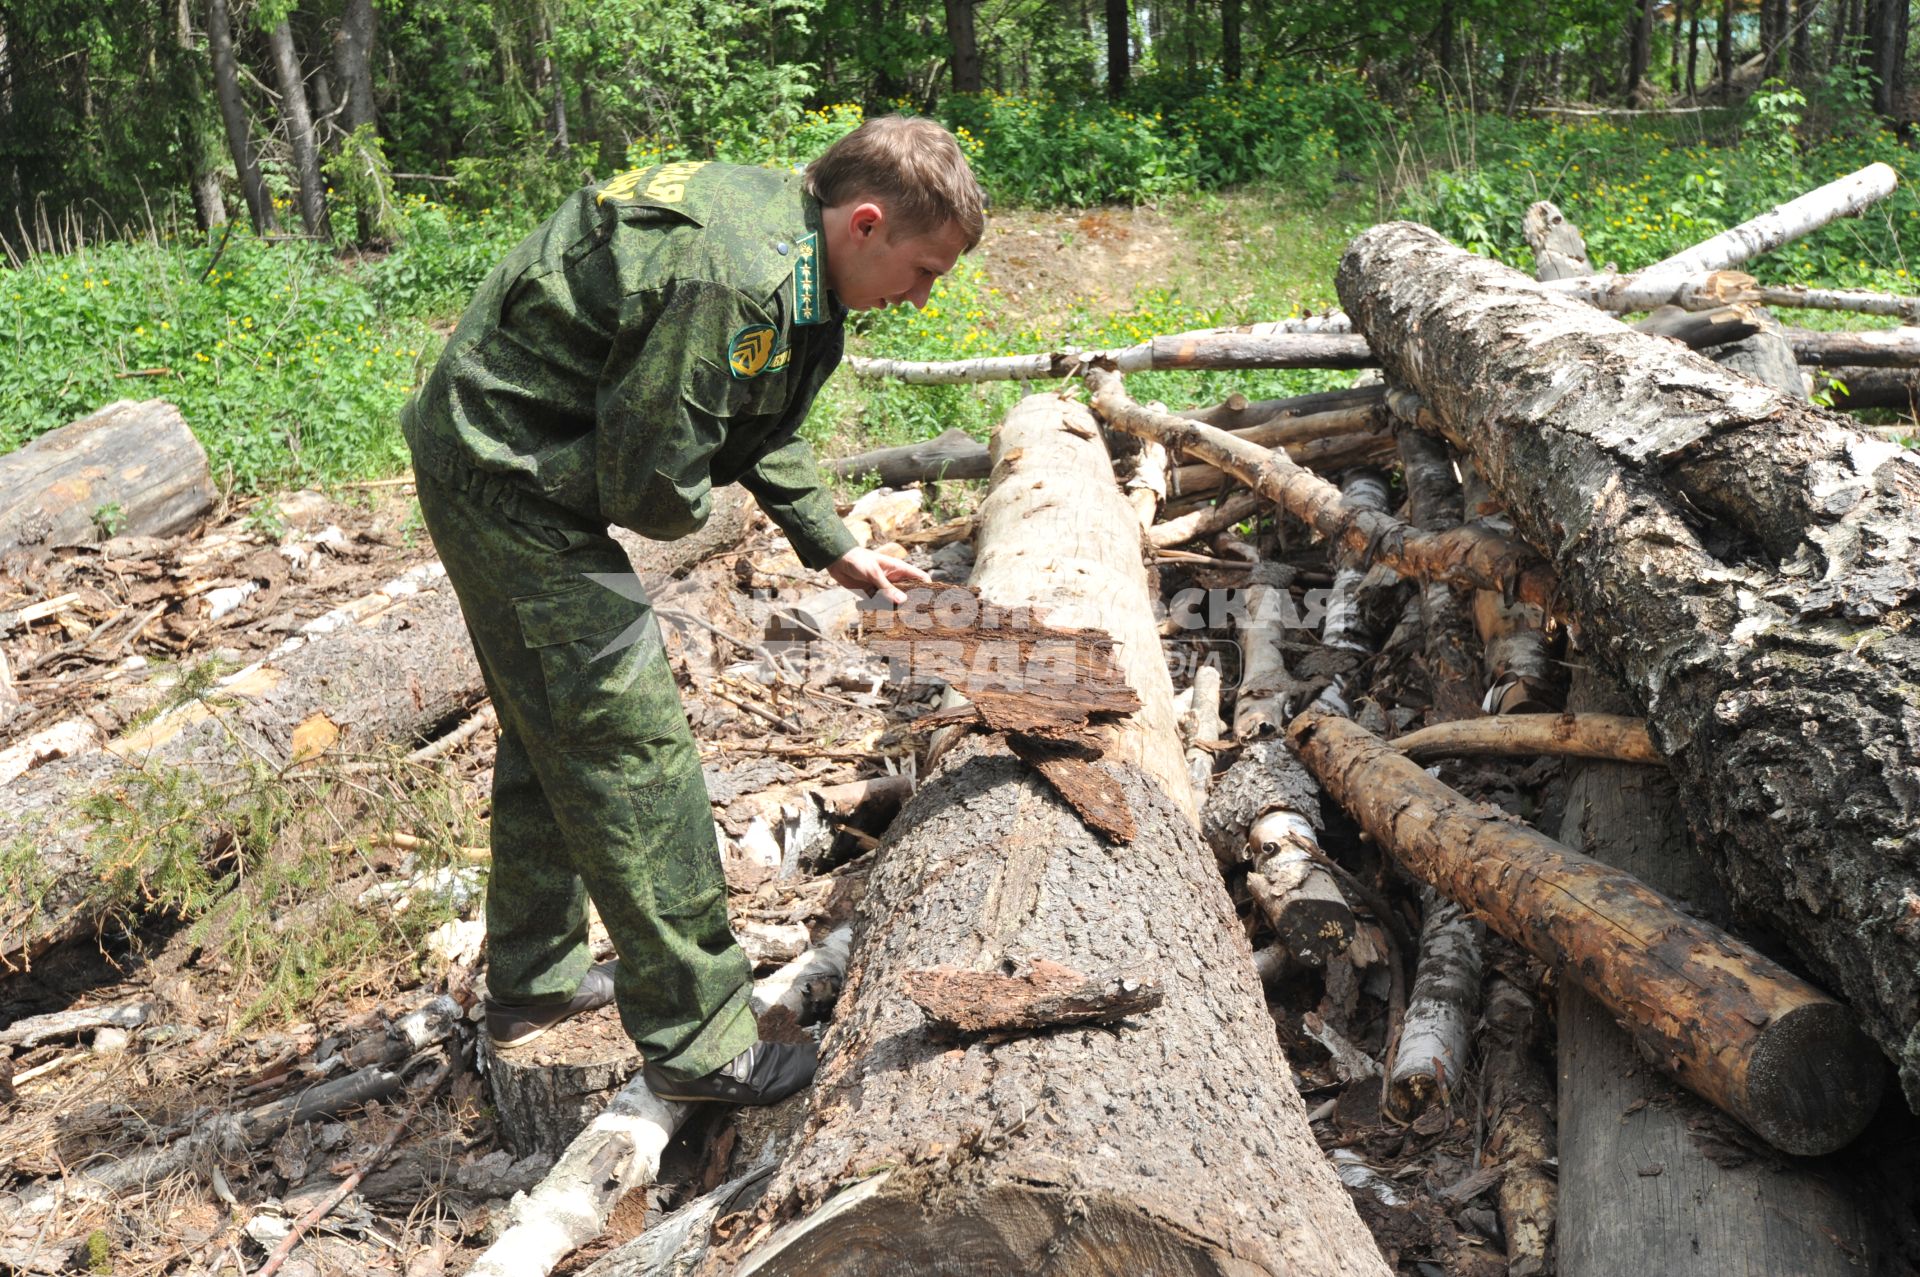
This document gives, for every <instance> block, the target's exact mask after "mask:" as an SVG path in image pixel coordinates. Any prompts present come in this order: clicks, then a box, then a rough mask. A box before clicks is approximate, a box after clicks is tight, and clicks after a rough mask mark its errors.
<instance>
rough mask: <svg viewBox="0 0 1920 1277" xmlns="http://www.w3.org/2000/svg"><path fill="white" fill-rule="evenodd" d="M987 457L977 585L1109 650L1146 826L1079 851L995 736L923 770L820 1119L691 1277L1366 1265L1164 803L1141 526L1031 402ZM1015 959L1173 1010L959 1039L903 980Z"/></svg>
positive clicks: (1204, 883)
mask: <svg viewBox="0 0 1920 1277" xmlns="http://www.w3.org/2000/svg"><path fill="white" fill-rule="evenodd" d="M993 449H994V456H995V467H994V483H993V486H992V488H991V489H990V490H989V493H988V496H987V499H986V503H985V504H984V505H983V506H982V507H981V511H980V538H979V558H978V561H977V563H976V567H975V573H974V582H975V584H976V585H977V586H978V587H979V590H980V592H981V594H982V596H983V597H984V598H985V599H986V600H988V601H989V602H991V603H993V604H994V605H996V606H999V607H1003V608H1007V609H1013V610H1020V609H1029V608H1032V607H1033V606H1034V605H1036V604H1039V605H1043V606H1044V607H1045V608H1046V609H1047V613H1048V620H1049V623H1050V624H1053V625H1059V626H1068V625H1081V626H1086V627H1088V628H1090V629H1094V630H1098V631H1105V632H1108V633H1111V634H1112V635H1113V637H1114V639H1115V640H1116V650H1117V652H1118V653H1119V656H1120V660H1121V662H1122V666H1123V669H1124V672H1125V674H1126V676H1127V679H1128V682H1129V683H1130V684H1131V685H1132V686H1133V687H1134V689H1135V690H1136V691H1137V693H1138V696H1139V700H1140V702H1141V708H1140V710H1139V711H1138V712H1137V713H1136V714H1135V715H1134V716H1133V717H1132V718H1131V719H1128V720H1125V721H1124V722H1123V723H1120V724H1117V725H1116V726H1114V727H1112V728H1110V729H1107V731H1106V734H1105V744H1104V756H1103V757H1102V758H1101V759H1100V760H1099V761H1098V762H1095V763H1091V764H1090V766H1091V767H1092V768H1094V769H1095V770H1097V771H1099V772H1100V773H1101V774H1103V775H1105V776H1107V777H1109V778H1111V780H1112V781H1113V783H1114V784H1115V785H1116V787H1117V789H1118V790H1119V792H1120V794H1121V796H1122V799H1123V801H1124V803H1125V805H1126V809H1127V810H1128V811H1129V812H1130V813H1131V815H1132V819H1133V821H1134V823H1135V824H1136V826H1137V833H1136V836H1135V838H1134V840H1133V842H1132V843H1131V844H1129V845H1128V846H1126V847H1124V848H1116V847H1115V846H1114V845H1113V844H1111V843H1109V842H1108V841H1107V840H1106V839H1104V838H1102V837H1100V836H1098V835H1096V834H1095V833H1094V832H1093V831H1092V830H1090V829H1089V828H1088V827H1087V825H1086V824H1085V823H1083V821H1082V820H1081V819H1080V818H1079V816H1078V815H1077V814H1076V812H1075V811H1074V810H1073V809H1071V808H1069V807H1068V806H1066V805H1065V804H1064V803H1063V802H1061V801H1060V800H1059V799H1058V797H1056V795H1055V794H1054V793H1053V791H1052V790H1051V789H1050V788H1049V787H1048V786H1046V785H1044V784H1042V783H1040V781H1039V779H1038V778H1037V777H1036V775H1035V774H1034V772H1033V770H1032V769H1031V768H1030V767H1029V766H1027V765H1026V764H1025V763H1023V762H1022V761H1021V760H1020V759H1019V758H1017V757H1014V756H1011V755H1010V754H1009V753H1008V752H1007V751H1006V750H1005V749H1004V748H1003V747H1001V746H999V745H997V744H996V743H995V741H994V739H993V738H992V737H989V736H983V735H980V734H978V733H975V734H971V735H968V736H966V737H964V738H962V739H960V740H959V741H957V742H956V743H955V744H953V745H952V746H951V747H949V748H948V749H947V750H946V751H945V752H944V753H943V754H942V755H941V756H940V758H939V760H938V762H937V763H936V764H935V765H934V767H933V770H932V773H931V775H930V776H929V777H928V778H927V779H926V780H925V781H924V782H923V783H922V785H921V787H920V789H919V790H918V792H917V793H916V794H915V795H914V797H913V800H912V801H911V802H910V803H909V804H908V806H907V808H906V810H905V811H904V812H902V814H901V816H900V818H899V819H898V820H896V821H895V822H894V825H893V827H892V830H891V832H890V834H889V836H888V839H887V841H886V842H885V843H884V844H883V845H882V847H881V849H880V852H879V853H878V854H879V858H878V861H877V863H876V864H875V866H874V868H873V871H872V874H871V876H870V879H869V883H868V889H867V895H866V897H865V900H864V901H863V903H862V906H861V914H860V923H859V926H858V935H859V943H858V948H857V949H856V952H855V954H854V958H853V965H852V969H851V971H850V973H849V976H848V983H847V991H846V994H845V996H844V997H843V998H842V1000H841V1004H840V1008H839V1012H838V1014H837V1016H836V1019H835V1022H834V1025H833V1027H832V1029H831V1030H830V1031H829V1033H828V1036H827V1040H826V1044H825V1051H824V1054H823V1058H822V1063H821V1069H820V1074H819V1077H818V1079H817V1081H816V1083H815V1089H814V1095H813V1111H812V1116H811V1117H810V1119H809V1121H808V1123H807V1125H806V1127H805V1128H804V1129H803V1130H802V1132H801V1135H800V1137H799V1140H798V1142H797V1143H796V1145H795V1146H794V1148H793V1149H792V1150H791V1151H790V1152H789V1154H788V1155H787V1158H786V1160H785V1162H784V1163H783V1164H782V1166H781V1168H780V1171H779V1172H778V1173H777V1175H776V1177H775V1180H774V1183H773V1185H772V1186H771V1187H770V1188H769V1190H768V1193H767V1196H766V1198H765V1199H764V1201H763V1202H762V1203H761V1206H760V1208H759V1209H758V1211H757V1212H756V1214H755V1216H754V1217H753V1220H752V1222H751V1225H750V1226H749V1227H747V1228H745V1229H743V1230H742V1231H741V1232H740V1233H739V1234H738V1235H737V1237H736V1239H735V1242H734V1244H733V1246H732V1247H731V1250H730V1253H729V1254H728V1255H726V1256H724V1257H722V1258H721V1260H719V1261H710V1262H709V1266H708V1267H709V1270H716V1271H717V1270H721V1268H720V1266H721V1264H733V1263H735V1262H736V1261H738V1267H737V1269H734V1270H733V1271H738V1272H740V1273H741V1274H743V1277H744V1274H746V1273H758V1274H773V1273H806V1274H809V1275H818V1274H832V1273H854V1272H860V1273H865V1272H879V1271H888V1272H896V1271H897V1272H916V1271H926V1272H939V1271H957V1270H959V1269H963V1268H964V1269H967V1270H969V1271H982V1272H987V1271H991V1272H1041V1271H1046V1270H1048V1269H1049V1268H1053V1269H1058V1270H1063V1271H1064V1270H1067V1269H1072V1270H1078V1269H1081V1268H1088V1269H1089V1270H1091V1269H1092V1268H1093V1267H1097V1268H1098V1269H1099V1270H1100V1271H1128V1272H1132V1271H1147V1270H1149V1269H1153V1270H1157V1271H1165V1272H1183V1273H1185V1272H1195V1273H1199V1272H1234V1273H1281V1272H1288V1273H1295V1274H1301V1275H1302V1277H1304V1275H1305V1274H1311V1273H1348V1272H1364V1273H1383V1272H1384V1271H1385V1269H1384V1266H1383V1265H1382V1263H1381V1261H1380V1260H1379V1258H1378V1251H1377V1249H1376V1248H1375V1246H1374V1244H1373V1241H1372V1239H1371V1238H1370V1237H1369V1236H1368V1235H1367V1234H1366V1232H1365V1230H1364V1228H1363V1227H1362V1226H1361V1224H1360V1222H1359V1219H1358V1217H1357V1215H1356V1214H1355V1213H1354V1210H1353V1207H1352V1205H1351V1203H1350V1202H1349V1200H1348V1199H1347V1197H1346V1194H1345V1193H1344V1191H1343V1190H1342V1189H1341V1188H1340V1187H1339V1184H1338V1181H1337V1180H1336V1179H1335V1177H1334V1175H1333V1173H1332V1171H1331V1169H1330V1168H1329V1167H1328V1166H1327V1163H1326V1160H1325V1159H1324V1158H1323V1157H1322V1156H1321V1154H1320V1152H1319V1150H1318V1149H1317V1147H1316V1146H1315V1145H1314V1143H1313V1140H1312V1136H1311V1134H1310V1133H1309V1131H1308V1129H1307V1125H1306V1121H1305V1113H1304V1110H1303V1106H1302V1105H1301V1103H1300V1101H1299V1099H1298V1096H1297V1095H1296V1094H1295V1093H1294V1091H1293V1088H1292V1086H1291V1083H1290V1080H1289V1076H1288V1070H1287V1067H1286V1064H1285V1062H1284V1061H1283V1060H1282V1059H1281V1058H1280V1056H1279V1052H1278V1050H1277V1049H1276V1046H1275V1043H1274V1040H1273V1033H1272V1029H1271V1020H1270V1019H1269V1018H1268V1016H1267V1013H1266V1010H1265V1007H1264V1005H1263V1003H1262V1000H1261V993H1260V989H1259V986H1258V984H1257V982H1256V980H1255V978H1254V971H1253V963H1252V957H1251V954H1250V953H1249V951H1248V949H1247V945H1246V941H1245V940H1244V938H1243V937H1242V934H1241V932H1240V930H1239V928H1238V927H1237V925H1236V923H1235V919H1234V915H1233V910H1232V906H1231V904H1230V902H1229V901H1228V899H1227V897H1226V893H1225V890H1224V888H1223V886H1222V884H1221V881H1220V877H1219V872H1218V870H1217V868H1216V867H1215V864H1214V861H1213V857H1212V856H1211V855H1210V854H1208V853H1207V851H1206V850H1205V849H1204V848H1203V847H1202V846H1201V844H1200V842H1199V838H1198V835H1197V833H1196V832H1195V830H1194V828H1193V824H1192V817H1191V815H1190V814H1189V813H1188V812H1187V811H1186V810H1185V809H1184V802H1185V801H1186V799H1187V797H1188V792H1189V791H1188V783H1187V776H1186V770H1185V762H1184V759H1183V758H1182V756H1181V752H1180V746H1179V740H1178V738H1177V735H1176V734H1175V732H1174V727H1173V718H1172V689H1171V687H1170V685H1169V682H1168V678H1167V674H1166V666H1165V663H1164V661H1163V659H1162V656H1161V653H1160V646H1159V638H1158V634H1157V632H1156V627H1155V625H1154V621H1153V618H1152V614H1151V611H1150V608H1149V605H1148V597H1147V586H1146V576H1145V572H1144V569H1143V568H1142V566H1141V562H1140V555H1139V545H1140V540H1139V528H1138V524H1137V522H1136V521H1135V517H1134V513H1133V511H1132V509H1131V508H1130V507H1129V506H1128V505H1127V503H1126V501H1125V499H1124V498H1123V497H1122V496H1121V495H1120V493H1119V491H1118V490H1117V488H1116V487H1115V486H1114V481H1113V477H1112V471H1111V467H1110V465H1109V462H1108V460H1107V456H1106V451H1105V449H1104V448H1103V447H1102V446H1101V445H1100V442H1099V438H1098V431H1097V430H1095V429H1094V428H1093V427H1092V422H1091V418H1090V416H1089V415H1088V414H1087V412H1086V410H1085V409H1084V408H1083V407H1081V406H1079V405H1076V404H1073V403H1070V402H1068V401H1065V400H1062V399H1060V398H1058V397H1056V396H1051V395H1047V396H1034V397H1030V398H1028V399H1026V400H1024V401H1023V402H1022V403H1021V404H1020V405H1019V406H1017V407H1016V408H1015V409H1014V410H1013V411H1012V413H1011V414H1010V415H1009V416H1008V418H1007V420H1006V421H1005V422H1003V423H1002V425H1001V427H1000V428H999V430H998V431H997V432H996V433H995V436H994V443H993ZM1031 956H1039V957H1044V958H1046V959H1048V960H1050V961H1053V962H1057V963H1059V964H1061V965H1063V966H1067V967H1070V968H1073V969H1075V970H1078V971H1088V972H1098V971H1100V970H1103V969H1110V968H1112V967H1114V966H1119V965H1125V966H1127V967H1129V968H1131V969H1135V970H1141V971H1150V972H1151V973H1152V974H1153V975H1154V977H1155V978H1156V979H1157V980H1158V981H1159V983H1160V985H1161V987H1162V989H1163V991H1164V998H1165V1000H1164V1002H1163V1003H1162V1004H1161V1005H1160V1006H1159V1007H1158V1008H1156V1009H1154V1010H1152V1011H1149V1012H1147V1013H1145V1014H1144V1015H1140V1016H1138V1017H1136V1018H1131V1019H1128V1020H1124V1021H1121V1022H1120V1023H1118V1024H1117V1025H1114V1026H1111V1027H1105V1028H1098V1029H1081V1028H1071V1027H1066V1028H1055V1029H1052V1030H1051V1031H1048V1032H1044V1033H1029V1034H1019V1035H1002V1036H999V1037H994V1038H986V1039H972V1040H969V1041H967V1042H966V1043H965V1044H964V1045H956V1044H954V1043H953V1042H952V1041H951V1040H949V1039H946V1038H943V1037H940V1036H937V1035H936V1033H935V1031H934V1028H933V1026H932V1025H930V1024H929V1023H928V1021H927V1020H926V1018H925V1016H924V1013H923V1012H922V1011H921V1010H920V1008H919V1007H918V1006H916V1005H915V1004H914V1002H913V1001H912V999H911V998H910V997H909V996H908V995H907V993H906V991H905V989H904V988H903V987H902V983H901V981H902V977H903V975H904V974H905V973H906V972H909V971H914V970H924V969H927V968H931V967H939V966H950V967H955V968H960V969H964V970H970V971H990V970H994V969H996V968H997V967H998V964H999V963H1000V962H1001V961H1002V960H1003V959H1007V958H1027V957H1031ZM1144 1061H1153V1062H1154V1063H1153V1065H1152V1067H1151V1068H1143V1067H1142V1064H1143V1062H1144ZM1223 1096H1231V1097H1232V1100H1231V1103H1230V1104H1228V1103H1223V1101H1222V1097H1223ZM1171 1131H1178V1132H1181V1133H1182V1135H1181V1138H1179V1139H1177V1140H1175V1139H1169V1138H1168V1133H1169V1132H1171Z"/></svg>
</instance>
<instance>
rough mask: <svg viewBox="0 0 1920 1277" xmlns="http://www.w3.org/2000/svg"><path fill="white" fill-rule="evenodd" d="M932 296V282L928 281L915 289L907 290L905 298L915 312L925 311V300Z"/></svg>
mask: <svg viewBox="0 0 1920 1277" xmlns="http://www.w3.org/2000/svg"><path fill="white" fill-rule="evenodd" d="M932 294H933V281H932V280H928V281H926V282H925V283H924V284H921V285H919V286H917V287H915V288H909V289H908V290H907V293H906V298H907V300H908V301H910V302H912V303H913V308H914V309H915V310H925V309H926V308H927V298H928V297H930V296H931V295H932Z"/></svg>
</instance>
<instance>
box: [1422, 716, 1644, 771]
mask: <svg viewBox="0 0 1920 1277" xmlns="http://www.w3.org/2000/svg"><path fill="white" fill-rule="evenodd" d="M1393 747H1394V748H1395V749H1397V750H1399V751H1400V752H1401V753H1403V754H1405V755H1406V756H1407V757H1408V758H1411V759H1413V760H1414V761H1415V762H1419V763H1430V762H1432V761H1433V760H1435V759H1437V758H1460V757H1463V756H1466V755H1473V754H1494V755H1503V756H1506V757H1509V758H1540V757H1544V756H1554V757H1561V758H1597V759H1605V760H1611V761H1613V762H1618V763H1653V764H1660V763H1664V762H1665V761H1666V760H1665V759H1664V758H1662V757H1661V756H1660V751H1659V750H1658V749H1656V748H1654V744H1653V737H1652V736H1651V735H1649V734H1648V732H1647V724H1646V720H1644V719H1639V718H1630V717H1627V716H1625V715H1621V714H1495V715H1491V716H1489V717H1486V718H1468V719H1461V720H1459V721H1456V722H1450V723H1435V724H1433V725H1432V726H1430V727H1423V728H1421V729H1420V730H1419V731H1417V732H1408V733H1407V734H1406V735H1404V736H1396V737H1394V738H1393Z"/></svg>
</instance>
